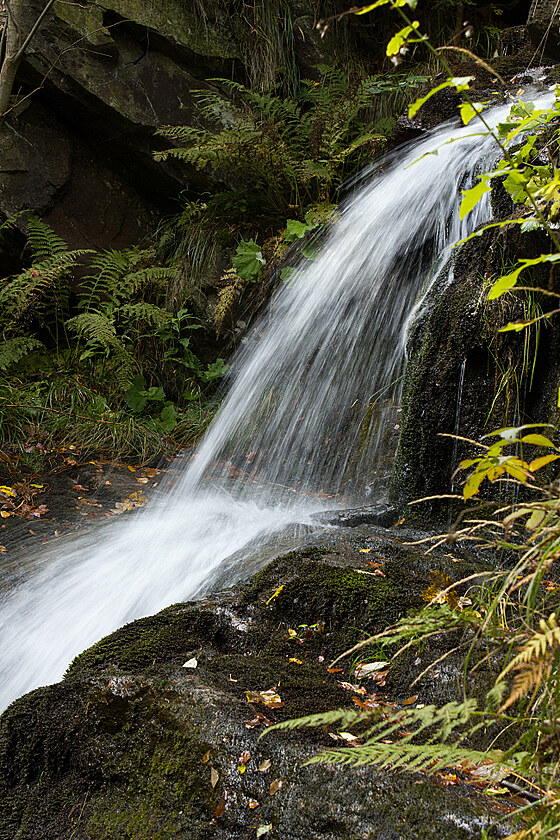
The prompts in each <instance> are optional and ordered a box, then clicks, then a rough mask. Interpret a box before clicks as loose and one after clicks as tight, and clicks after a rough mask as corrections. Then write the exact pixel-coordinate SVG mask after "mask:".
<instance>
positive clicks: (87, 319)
mask: <svg viewBox="0 0 560 840" xmlns="http://www.w3.org/2000/svg"><path fill="white" fill-rule="evenodd" d="M66 326H67V327H68V329H69V330H71V331H72V332H73V333H76V335H79V336H83V337H85V338H87V340H88V341H95V342H97V343H98V344H100V345H101V346H102V347H106V348H116V347H117V346H118V344H119V339H118V336H117V331H116V329H115V325H114V323H113V321H112V320H111V319H110V318H108V317H107V316H106V315H103V314H102V313H101V312H82V313H81V314H80V315H75V316H74V318H69V319H68V320H67V321H66Z"/></svg>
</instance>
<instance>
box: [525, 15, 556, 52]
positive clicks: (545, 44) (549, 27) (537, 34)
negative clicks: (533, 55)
mask: <svg viewBox="0 0 560 840" xmlns="http://www.w3.org/2000/svg"><path fill="white" fill-rule="evenodd" d="M527 27H528V29H529V34H530V36H531V39H532V41H533V44H534V46H535V49H536V50H537V53H538V55H540V56H550V57H552V58H555V59H559V58H560V35H559V27H560V7H559V6H558V3H557V2H556V0H533V2H532V3H531V8H530V9H529V17H528V18H527Z"/></svg>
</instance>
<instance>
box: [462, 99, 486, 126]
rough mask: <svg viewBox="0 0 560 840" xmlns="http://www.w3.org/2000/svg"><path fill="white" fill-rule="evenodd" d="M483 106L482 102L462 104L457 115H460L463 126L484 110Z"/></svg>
mask: <svg viewBox="0 0 560 840" xmlns="http://www.w3.org/2000/svg"><path fill="white" fill-rule="evenodd" d="M484 104H485V103H484V102H473V103H472V104H471V103H470V102H463V104H462V105H460V106H459V114H460V115H461V119H462V121H463V125H468V124H469V123H470V121H471V120H472V118H473V117H476V115H477V114H480V113H481V111H482V110H483V109H484Z"/></svg>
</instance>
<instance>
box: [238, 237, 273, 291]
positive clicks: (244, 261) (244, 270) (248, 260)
mask: <svg viewBox="0 0 560 840" xmlns="http://www.w3.org/2000/svg"><path fill="white" fill-rule="evenodd" d="M231 262H232V265H233V267H234V268H235V270H236V272H237V273H238V274H239V276H240V277H241V278H242V279H243V280H246V281H248V282H255V281H256V280H258V279H259V276H260V273H261V271H262V267H263V265H265V264H266V260H265V259H264V257H263V255H262V251H261V249H260V245H257V243H256V242H255V241H254V240H253V239H249V241H248V242H246V241H242V242H240V243H239V245H238V246H237V251H236V253H235V254H234V256H233V259H232V261H231Z"/></svg>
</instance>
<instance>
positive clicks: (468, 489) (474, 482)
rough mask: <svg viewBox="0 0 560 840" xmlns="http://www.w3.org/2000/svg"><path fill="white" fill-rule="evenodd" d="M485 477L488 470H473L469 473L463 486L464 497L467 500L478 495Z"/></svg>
mask: <svg viewBox="0 0 560 840" xmlns="http://www.w3.org/2000/svg"><path fill="white" fill-rule="evenodd" d="M485 477H486V472H483V471H480V472H473V473H471V474H470V475H469V477H468V478H467V480H466V482H465V486H464V487H463V498H464V499H465V500H466V499H470V498H471V497H472V496H476V494H477V493H478V491H479V489H480V485H481V484H482V482H483V481H484V478H485Z"/></svg>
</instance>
